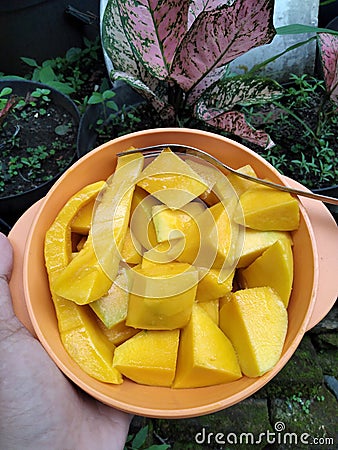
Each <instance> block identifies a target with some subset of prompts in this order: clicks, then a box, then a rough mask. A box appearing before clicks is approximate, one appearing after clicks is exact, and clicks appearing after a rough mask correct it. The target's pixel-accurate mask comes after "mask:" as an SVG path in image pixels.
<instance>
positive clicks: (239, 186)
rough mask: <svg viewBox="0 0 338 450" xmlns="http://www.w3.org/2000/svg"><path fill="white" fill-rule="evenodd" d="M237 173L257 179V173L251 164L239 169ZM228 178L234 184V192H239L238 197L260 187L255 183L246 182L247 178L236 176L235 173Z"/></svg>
mask: <svg viewBox="0 0 338 450" xmlns="http://www.w3.org/2000/svg"><path fill="white" fill-rule="evenodd" d="M237 172H240V173H243V174H244V175H250V176H251V177H254V178H257V175H256V172H255V171H254V169H253V168H252V167H251V166H250V164H247V165H245V166H242V167H239V168H238V169H237ZM227 178H228V180H229V181H230V183H231V184H232V187H233V188H234V190H235V191H236V192H237V195H239V196H240V195H242V194H243V192H245V191H247V190H249V189H256V187H258V186H259V184H257V183H255V182H254V181H250V180H246V179H245V178H242V177H239V176H237V175H235V174H234V173H229V174H228V175H227Z"/></svg>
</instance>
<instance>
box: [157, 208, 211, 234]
mask: <svg viewBox="0 0 338 450" xmlns="http://www.w3.org/2000/svg"><path fill="white" fill-rule="evenodd" d="M204 210H205V207H204V205H203V204H202V203H201V202H197V201H195V202H190V203H188V204H187V205H185V206H183V207H182V209H175V210H172V209H170V208H168V207H167V206H164V205H158V206H154V207H153V210H152V212H153V222H154V226H155V232H156V239H157V242H163V241H168V240H171V239H179V238H182V237H183V236H185V233H186V230H187V229H188V228H189V227H190V225H191V222H192V221H194V220H196V217H197V216H198V215H200V214H201V213H202V212H203V211H204Z"/></svg>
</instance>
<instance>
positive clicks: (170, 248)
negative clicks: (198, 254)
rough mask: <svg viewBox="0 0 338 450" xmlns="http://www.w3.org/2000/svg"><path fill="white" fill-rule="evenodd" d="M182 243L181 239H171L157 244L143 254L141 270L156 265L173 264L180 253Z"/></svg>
mask: <svg viewBox="0 0 338 450" xmlns="http://www.w3.org/2000/svg"><path fill="white" fill-rule="evenodd" d="M183 248H184V241H183V240H182V239H172V240H170V241H163V242H161V243H159V244H157V245H156V246H155V247H154V248H151V249H150V250H148V251H146V252H144V253H143V258H142V263H141V266H142V268H144V267H151V266H154V265H157V264H167V263H171V262H175V260H176V259H177V258H178V256H179V255H180V254H181V253H182V250H183Z"/></svg>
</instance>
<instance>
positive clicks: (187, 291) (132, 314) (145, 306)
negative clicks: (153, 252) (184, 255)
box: [126, 263, 198, 330]
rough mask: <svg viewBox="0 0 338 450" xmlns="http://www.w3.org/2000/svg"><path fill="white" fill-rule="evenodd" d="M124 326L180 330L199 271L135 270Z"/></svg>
mask: <svg viewBox="0 0 338 450" xmlns="http://www.w3.org/2000/svg"><path fill="white" fill-rule="evenodd" d="M133 272H134V279H133V285H132V290H131V293H130V296H129V307H128V315H127V319H126V324H127V325H128V326H131V327H134V328H142V329H148V330H172V329H174V328H181V327H183V326H184V325H186V323H187V322H188V320H189V319H190V315H191V309H192V305H193V303H194V300H195V296H196V289H197V282H198V271H197V270H196V269H195V268H193V267H191V266H190V265H189V264H183V263H169V264H159V265H157V266H155V265H154V266H149V267H144V268H142V267H136V268H134V269H133Z"/></svg>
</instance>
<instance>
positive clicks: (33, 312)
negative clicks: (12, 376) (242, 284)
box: [23, 128, 318, 418]
mask: <svg viewBox="0 0 338 450" xmlns="http://www.w3.org/2000/svg"><path fill="white" fill-rule="evenodd" d="M163 143H166V144H174V143H176V144H186V145H190V146H194V147H197V148H200V149H202V150H205V151H207V152H209V153H210V154H212V155H214V156H215V157H217V158H219V159H220V160H223V161H224V162H226V163H227V164H230V165H231V166H232V167H234V168H238V167H240V166H243V165H244V164H251V165H252V167H253V168H254V170H255V171H256V173H257V175H258V176H259V177H261V178H269V179H270V180H272V181H275V182H278V183H281V184H286V180H285V179H284V178H283V177H282V176H281V175H280V174H279V173H278V172H277V171H276V170H275V169H274V168H273V167H272V166H271V165H270V164H269V163H267V162H266V161H265V160H264V159H263V158H261V157H260V156H258V155H257V154H256V153H254V152H253V151H251V150H249V149H247V148H246V147H244V146H242V145H240V144H238V143H236V142H233V141H231V140H229V139H226V138H224V137H221V136H218V135H215V134H212V133H207V132H204V131H198V130H191V129H176V128H167V129H156V130H147V131H142V132H137V133H133V134H129V135H126V136H123V137H120V138H117V139H114V140H112V141H110V142H108V143H106V144H104V145H102V146H101V147H99V148H97V149H95V150H93V151H92V152H90V153H88V154H87V155H85V156H84V157H82V158H81V159H80V160H79V161H78V162H76V163H75V164H74V165H73V166H72V167H71V168H70V169H68V171H67V172H66V173H65V174H64V175H63V176H62V177H61V178H60V179H59V180H58V181H57V182H56V183H55V185H54V186H53V187H52V189H51V190H50V191H49V193H48V194H47V196H46V197H45V199H44V200H42V204H41V207H40V208H39V210H38V212H37V214H36V216H35V218H34V220H33V223H32V226H31V229H30V232H29V235H28V238H27V242H26V246H25V251H24V264H23V283H24V295H25V301H26V305H27V308H28V312H29V317H30V320H31V322H32V325H33V328H34V331H35V333H36V335H37V336H38V338H39V340H40V341H41V343H42V345H43V346H44V347H45V349H46V350H47V352H48V353H49V355H50V357H51V358H52V359H53V360H54V361H55V363H56V364H57V366H58V367H59V368H60V369H61V370H62V371H63V372H64V374H65V375H66V376H68V377H69V378H70V379H71V380H72V381H73V382H74V383H76V384H77V385H78V386H79V387H81V388H82V389H83V390H84V391H86V392H87V393H88V394H90V395H92V396H93V397H95V398H96V399H98V400H100V401H102V402H103V403H105V404H107V405H110V406H112V407H116V408H118V409H120V410H123V411H126V412H130V413H134V414H137V415H141V416H148V417H163V418H182V417H193V416H198V415H203V414H207V413H212V412H215V411H218V410H221V409H224V408H227V407H229V406H231V405H233V404H235V403H238V402H240V401H241V400H243V399H245V398H247V397H249V396H250V395H252V394H253V393H254V392H256V391H257V390H259V389H260V388H262V387H263V386H264V385H265V384H266V383H267V382H268V381H269V380H271V379H272V378H273V377H274V376H275V375H276V374H277V373H278V372H279V371H280V370H281V369H282V367H283V366H284V365H285V364H286V362H287V361H288V360H289V359H290V357H291V356H292V354H293V353H294V352H295V350H296V348H297V346H298V344H299V342H300V341H301V339H302V337H303V335H304V332H305V331H306V329H307V326H308V322H309V320H310V318H311V314H312V310H313V308H314V302H315V297H316V290H317V282H318V256H317V249H316V243H315V239H314V234H313V231H312V227H311V223H310V220H309V218H308V216H307V213H306V211H305V209H304V208H303V207H302V206H301V220H300V226H299V229H298V230H297V231H295V232H294V233H293V241H294V247H293V251H294V285H293V290H292V296H291V299H290V303H289V308H288V313H289V327H288V333H287V336H286V341H285V345H284V349H283V353H282V356H281V358H280V360H279V362H278V363H277V365H276V366H275V367H274V368H273V369H272V370H271V371H269V372H268V373H266V374H264V375H263V376H261V377H259V378H248V377H245V376H244V377H243V378H241V379H239V380H237V381H234V382H231V383H227V384H221V385H216V386H211V387H203V388H194V389H170V388H165V387H152V386H144V385H139V384H136V383H134V382H132V381H129V380H127V379H125V381H124V382H123V384H121V385H111V384H106V383H103V382H100V381H97V380H96V379H94V378H91V377H90V376H88V375H87V374H86V373H84V372H83V371H82V370H81V369H80V367H79V366H78V365H77V364H76V363H75V362H74V361H73V360H72V359H71V358H70V356H69V355H68V354H67V352H66V351H65V349H64V347H63V345H62V343H61V340H60V336H59V332H58V326H57V319H56V316H55V312H54V306H53V302H52V300H51V294H50V291H49V284H48V279H47V273H46V269H45V264H44V255H43V246H44V237H45V233H46V231H47V229H48V228H49V227H50V225H51V224H52V222H53V221H54V219H55V217H56V215H57V213H58V211H59V210H60V209H61V208H62V207H63V205H64V204H65V203H66V201H67V200H68V199H69V198H70V196H71V195H73V194H75V193H76V192H77V191H78V190H79V189H81V188H82V187H84V186H85V185H87V184H89V183H93V182H95V181H98V180H101V179H106V178H108V177H109V176H110V175H111V174H112V172H113V171H114V168H115V164H116V154H117V153H118V152H121V151H125V150H126V149H127V148H128V147H130V146H134V147H145V146H149V145H156V144H163Z"/></svg>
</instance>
